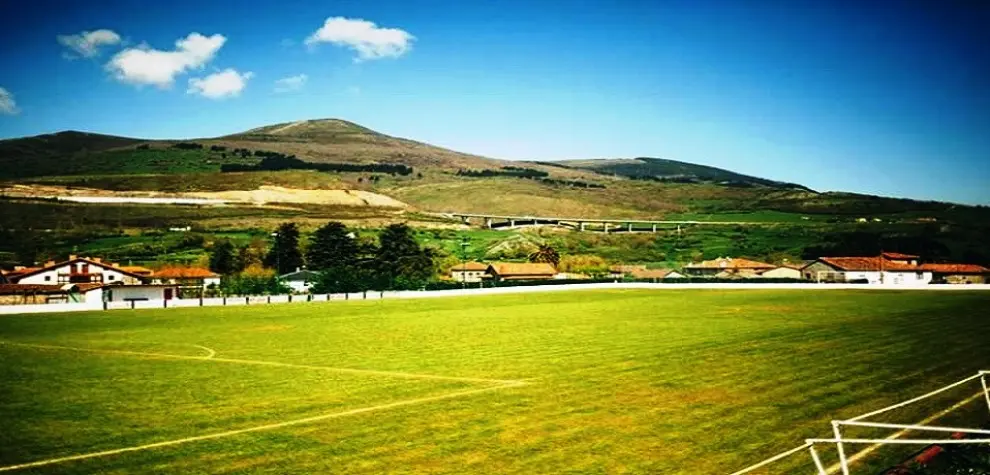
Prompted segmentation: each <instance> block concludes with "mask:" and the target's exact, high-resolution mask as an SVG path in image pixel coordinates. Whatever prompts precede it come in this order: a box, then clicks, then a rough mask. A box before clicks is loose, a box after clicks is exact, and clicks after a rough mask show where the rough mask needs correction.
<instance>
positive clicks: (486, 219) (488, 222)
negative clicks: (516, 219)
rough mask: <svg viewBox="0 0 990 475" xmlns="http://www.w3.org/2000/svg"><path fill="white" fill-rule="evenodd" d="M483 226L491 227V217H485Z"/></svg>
mask: <svg viewBox="0 0 990 475" xmlns="http://www.w3.org/2000/svg"><path fill="white" fill-rule="evenodd" d="M485 227H486V228H488V229H491V228H492V218H487V217H486V218H485Z"/></svg>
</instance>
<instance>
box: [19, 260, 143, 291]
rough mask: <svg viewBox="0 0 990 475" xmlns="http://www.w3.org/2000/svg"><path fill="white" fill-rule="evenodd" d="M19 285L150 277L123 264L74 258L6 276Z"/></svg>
mask: <svg viewBox="0 0 990 475" xmlns="http://www.w3.org/2000/svg"><path fill="white" fill-rule="evenodd" d="M6 278H7V280H8V281H10V282H13V283H15V284H38V285H62V284H123V285H135V284H142V283H146V282H147V280H148V278H147V277H146V276H142V275H140V274H137V273H134V272H131V271H128V270H125V269H124V268H122V267H120V265H119V264H114V263H109V262H103V261H102V260H101V259H100V258H88V257H77V256H74V255H70V256H69V259H68V260H66V261H63V262H54V261H48V262H46V263H45V265H43V266H41V267H17V268H14V270H13V271H12V272H8V273H7V274H6Z"/></svg>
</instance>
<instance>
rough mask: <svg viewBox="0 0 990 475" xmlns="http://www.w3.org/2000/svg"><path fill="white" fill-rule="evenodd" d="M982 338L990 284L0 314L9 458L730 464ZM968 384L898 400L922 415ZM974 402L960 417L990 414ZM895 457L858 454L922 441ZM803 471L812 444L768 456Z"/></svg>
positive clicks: (446, 466)
mask: <svg viewBox="0 0 990 475" xmlns="http://www.w3.org/2000/svg"><path fill="white" fill-rule="evenodd" d="M988 335H990V293H985V292H983V293H981V292H892V291H793V290H791V291H756V290H746V291H738V290H736V291H715V290H665V291H649V290H614V291H571V292H553V293H546V294H522V295H520V294H516V295H502V296H479V297H458V298H444V299H426V300H402V301H399V300H393V301H388V300H383V301H368V302H361V301H351V302H335V303H300V304H286V305H271V306H256V307H222V308H189V309H162V310H143V311H140V310H139V311H112V312H95V313H80V314H59V315H25V316H4V317H0V422H2V425H3V427H2V430H0V470H4V469H5V468H8V469H11V470H10V473H97V472H99V473H121V474H123V473H174V474H189V473H251V472H266V473H376V474H377V473H525V474H533V473H684V474H709V473H711V474H728V473H730V472H732V471H735V470H737V469H740V468H742V467H744V466H747V465H749V464H751V463H754V462H757V461H759V460H761V459H763V458H766V457H769V456H771V455H774V454H776V453H778V452H781V451H783V450H785V449H788V448H791V447H794V446H796V445H799V444H800V443H802V442H803V439H804V438H807V437H830V436H831V431H830V426H829V424H828V421H830V420H831V419H834V418H843V417H852V416H855V415H858V414H861V413H864V412H867V411H869V410H872V409H877V408H880V407H882V406H885V405H888V404H892V403H894V402H898V401H902V400H904V399H907V398H909V397H912V396H915V395H918V394H921V393H924V392H927V391H929V390H931V389H935V388H936V387H939V386H942V385H945V384H947V383H950V382H953V381H956V380H958V379H961V378H963V377H966V376H969V375H971V374H973V373H975V372H976V371H978V370H980V369H990V349H988V348H987V342H988V338H987V336H988ZM976 388H977V386H973V387H967V388H966V389H965V390H963V391H961V392H956V393H955V394H947V395H945V397H939V398H934V399H932V400H930V401H926V402H925V403H922V404H919V405H916V406H911V407H908V408H905V409H903V410H900V411H897V413H896V414H891V415H890V417H891V418H896V420H898V421H900V422H906V423H912V422H915V421H917V420H920V419H923V418H925V417H926V416H928V415H930V414H932V413H934V412H937V411H938V410H940V409H944V408H945V407H948V406H949V405H951V404H953V403H954V402H958V401H959V400H961V399H963V398H965V397H968V396H971V395H972V394H971V393H972V392H973V391H976ZM981 403H982V401H977V402H976V403H974V404H973V405H972V406H973V407H966V408H963V409H961V410H960V411H957V412H956V413H953V415H952V416H951V417H950V418H954V419H955V420H956V421H955V422H957V423H959V424H964V425H968V426H976V425H978V424H984V423H986V419H987V410H986V406H985V403H982V404H984V405H983V406H980V404H981ZM976 419H978V420H976ZM891 420H893V419H891ZM120 449H124V450H120ZM851 450H856V449H851ZM891 450H893V451H888V450H886V449H885V450H881V451H878V452H877V454H876V455H875V456H873V457H870V458H867V459H866V460H865V461H864V462H862V463H860V464H859V465H857V467H856V468H857V469H858V470H861V471H862V472H861V473H874V472H875V471H876V470H873V471H870V470H867V468H870V467H873V468H879V467H880V466H883V465H884V464H888V463H889V462H890V461H891V460H894V459H897V458H898V457H900V456H903V455H905V454H907V453H910V452H912V451H913V450H915V449H912V448H907V447H901V448H893V449H891ZM898 451H899V452H898ZM75 456H83V457H80V458H75ZM825 456H826V457H827V458H829V460H828V461H829V462H831V461H833V460H834V456H832V454H825ZM59 459H64V460H59ZM35 462H39V464H38V465H36V466H31V465H30V464H32V463H35ZM22 465H28V466H22ZM811 467H812V465H811V464H810V460H807V457H806V456H803V455H801V456H797V457H796V458H795V459H794V460H793V462H788V461H785V463H784V464H782V465H779V466H778V468H777V469H776V471H771V472H763V473H812V470H811ZM801 470H803V471H801ZM854 473H860V472H854Z"/></svg>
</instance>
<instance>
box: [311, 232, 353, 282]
mask: <svg viewBox="0 0 990 475" xmlns="http://www.w3.org/2000/svg"><path fill="white" fill-rule="evenodd" d="M358 251H359V249H358V244H357V242H356V241H355V239H354V237H353V234H352V233H350V232H349V231H348V230H347V226H345V225H344V224H343V223H340V222H337V221H330V222H329V223H327V224H325V225H323V226H322V227H320V228H319V229H317V230H316V232H315V233H313V237H312V238H311V239H310V243H309V250H308V251H307V253H306V263H307V264H308V265H309V268H310V269H313V270H325V269H332V268H335V267H341V268H349V267H351V266H353V265H354V263H355V262H357V259H358Z"/></svg>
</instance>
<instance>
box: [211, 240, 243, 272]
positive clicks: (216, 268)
mask: <svg viewBox="0 0 990 475" xmlns="http://www.w3.org/2000/svg"><path fill="white" fill-rule="evenodd" d="M234 252H235V251H234V244H233V243H231V242H230V240H229V239H224V240H221V241H218V242H217V243H216V244H214V245H213V249H211V250H210V270H212V271H213V272H216V273H218V274H222V275H230V274H233V273H235V272H237V271H238V270H239V269H238V266H237V256H236V255H235V254H234Z"/></svg>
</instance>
